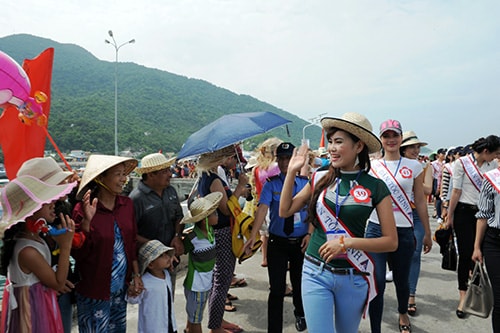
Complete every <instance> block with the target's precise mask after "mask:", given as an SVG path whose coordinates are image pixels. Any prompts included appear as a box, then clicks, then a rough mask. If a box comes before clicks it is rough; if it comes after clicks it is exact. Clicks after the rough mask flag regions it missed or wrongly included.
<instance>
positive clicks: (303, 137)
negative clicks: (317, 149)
mask: <svg viewBox="0 0 500 333" xmlns="http://www.w3.org/2000/svg"><path fill="white" fill-rule="evenodd" d="M325 114H326V113H321V114H319V115H317V116H316V117H313V118H311V119H309V121H310V122H311V123H310V124H307V125H305V126H304V127H303V128H302V144H305V143H307V145H308V146H309V143H308V142H307V139H306V128H308V127H309V126H312V125H316V124H317V122H318V121H319V120H321V117H323V116H324V115H325Z"/></svg>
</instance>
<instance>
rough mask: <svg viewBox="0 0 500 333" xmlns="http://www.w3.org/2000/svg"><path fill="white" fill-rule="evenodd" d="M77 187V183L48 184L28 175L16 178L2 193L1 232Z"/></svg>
mask: <svg viewBox="0 0 500 333" xmlns="http://www.w3.org/2000/svg"><path fill="white" fill-rule="evenodd" d="M76 185H77V183H76V182H73V183H68V184H62V185H53V184H48V183H45V182H43V181H41V180H40V179H38V178H36V177H33V176H28V175H25V176H19V177H17V178H14V179H13V180H11V181H10V182H9V183H8V184H7V185H6V186H5V187H4V188H3V189H2V192H1V201H2V210H3V216H2V222H1V226H0V230H5V229H6V228H7V227H8V226H10V225H11V224H14V223H16V222H18V221H24V219H26V218H27V217H29V216H31V215H33V213H35V212H36V211H37V210H39V209H40V208H42V205H44V204H47V203H51V202H52V201H54V200H57V199H59V198H61V197H63V196H65V195H67V194H69V193H70V192H71V190H72V189H73V188H74V187H75V186H76Z"/></svg>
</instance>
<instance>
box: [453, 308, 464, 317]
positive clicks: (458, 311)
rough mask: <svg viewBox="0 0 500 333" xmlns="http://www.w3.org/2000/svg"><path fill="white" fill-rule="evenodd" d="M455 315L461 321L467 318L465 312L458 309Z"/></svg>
mask: <svg viewBox="0 0 500 333" xmlns="http://www.w3.org/2000/svg"><path fill="white" fill-rule="evenodd" d="M455 313H456V314H457V317H458V318H460V319H464V318H465V312H463V311H462V310H459V309H457V311H456V312H455Z"/></svg>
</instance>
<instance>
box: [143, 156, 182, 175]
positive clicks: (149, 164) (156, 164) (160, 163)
mask: <svg viewBox="0 0 500 333" xmlns="http://www.w3.org/2000/svg"><path fill="white" fill-rule="evenodd" d="M174 162H175V157H172V158H169V159H167V158H166V157H165V155H163V154H161V153H154V154H149V155H146V156H144V157H143V158H142V160H141V166H140V167H137V168H135V172H137V173H138V174H141V175H142V174H144V173H150V172H155V171H159V170H163V169H167V168H170V167H171V166H172V165H173V164H174Z"/></svg>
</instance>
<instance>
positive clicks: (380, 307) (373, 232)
mask: <svg viewBox="0 0 500 333" xmlns="http://www.w3.org/2000/svg"><path fill="white" fill-rule="evenodd" d="M397 231H398V248H397V249H396V251H394V252H389V253H373V252H370V255H371V257H372V259H373V261H374V263H375V280H376V283H377V289H378V295H377V296H376V297H375V298H374V299H373V300H372V301H371V302H370V309H369V313H370V326H371V330H372V333H380V332H381V325H382V314H383V312H384V291H385V273H386V263H387V257H388V256H389V257H390V259H391V261H392V273H393V278H394V285H395V286H396V297H397V300H398V312H399V313H400V314H404V313H407V312H408V297H410V284H409V282H408V278H409V275H410V263H411V258H412V256H413V252H415V236H414V234H413V228H397ZM380 236H382V230H381V229H380V225H379V224H376V223H373V222H369V223H368V226H367V227H366V234H365V237H366V238H377V237H380Z"/></svg>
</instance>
